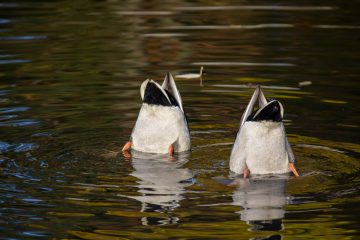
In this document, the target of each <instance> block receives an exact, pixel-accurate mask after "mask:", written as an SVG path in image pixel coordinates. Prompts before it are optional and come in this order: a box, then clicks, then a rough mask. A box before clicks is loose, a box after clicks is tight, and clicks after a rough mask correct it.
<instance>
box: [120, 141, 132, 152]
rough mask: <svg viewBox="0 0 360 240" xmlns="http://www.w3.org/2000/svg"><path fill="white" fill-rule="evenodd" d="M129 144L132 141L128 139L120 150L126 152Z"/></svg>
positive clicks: (129, 146)
mask: <svg viewBox="0 0 360 240" xmlns="http://www.w3.org/2000/svg"><path fill="white" fill-rule="evenodd" d="M131 145H132V142H131V141H128V142H127V143H125V145H124V147H123V148H122V150H121V151H123V152H128V151H129V149H130V148H131Z"/></svg>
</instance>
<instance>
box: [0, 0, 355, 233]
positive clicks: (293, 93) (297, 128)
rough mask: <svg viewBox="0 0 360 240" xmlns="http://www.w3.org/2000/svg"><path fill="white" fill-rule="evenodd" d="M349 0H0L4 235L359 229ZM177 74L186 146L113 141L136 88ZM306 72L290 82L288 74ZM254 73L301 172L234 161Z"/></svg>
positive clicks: (136, 103)
mask: <svg viewBox="0 0 360 240" xmlns="http://www.w3.org/2000/svg"><path fill="white" fill-rule="evenodd" d="M359 7H360V5H359V3H357V2H356V1H353V2H349V3H345V2H342V1H335V0H333V1H320V2H316V3H313V2H311V1H305V2H304V1H293V2H291V3H288V2H284V1H270V2H269V1H256V2H252V3H249V2H246V1H240V2H233V1H221V2H219V1H217V2H216V3H215V2H214V3H213V2H211V1H171V2H166V3H164V2H163V1H80V0H72V1H26V0H25V1H16V0H15V1H8V2H2V3H0V16H1V17H0V70H1V71H0V80H1V82H0V132H1V135H0V137H1V138H0V152H1V153H0V168H1V171H0V173H1V177H0V179H1V180H0V205H1V209H0V236H1V239H111V240H112V239H281V238H285V239H286V238H287V239H297V238H299V239H300V238H301V239H304V238H306V239H308V238H316V239H333V238H336V239H356V238H358V237H359V230H358V225H359V217H358V216H359V206H358V205H359V200H360V199H359V188H360V179H359V172H360V163H359V155H360V145H359V122H360V121H359V109H358V107H357V105H358V104H359V91H358V89H359V88H358V87H359V84H358V78H359V76H360V71H359V64H360V49H359V39H360V22H359V18H358V16H359V11H358V9H359ZM200 66H204V69H205V74H206V75H205V76H204V78H203V86H202V87H201V86H200V82H199V81H198V80H178V81H177V85H178V88H179V90H180V91H181V94H182V97H183V102H184V108H185V111H186V112H187V115H188V119H189V123H190V130H191V137H192V144H193V149H192V152H191V153H187V154H180V155H179V154H177V155H175V156H174V158H169V157H164V156H163V157H160V156H148V155H142V154H138V155H133V157H132V158H131V159H128V158H125V157H124V156H122V154H121V153H119V150H120V149H121V147H122V145H123V144H124V143H125V142H126V141H127V140H128V138H129V135H130V133H131V130H132V127H133V125H134V121H135V120H136V116H137V113H138V111H139V108H140V104H141V100H140V94H139V87H140V84H141V82H142V81H143V80H144V79H146V78H148V77H151V78H153V79H155V80H158V81H161V80H162V79H163V76H164V74H165V72H166V71H171V72H172V73H173V74H180V73H188V72H193V73H196V72H198V71H199V68H200ZM302 81H311V82H312V85H309V86H302V87H299V82H302ZM256 84H262V85H264V90H265V93H266V94H267V95H268V96H270V97H273V98H277V99H279V100H280V101H282V103H283V105H284V107H285V118H286V121H285V124H286V129H287V132H288V135H289V141H290V143H291V144H292V146H293V150H294V153H295V156H296V165H297V169H298V171H299V172H300V174H301V177H300V178H297V179H295V178H293V177H280V176H279V177H270V178H269V177H264V178H252V179H250V180H243V179H234V178H232V176H230V175H229V167H228V161H229V156H230V151H231V148H232V143H233V141H234V139H235V135H236V132H237V129H238V125H239V121H240V118H241V114H242V112H243V110H244V108H245V106H246V103H247V101H248V100H249V98H250V95H251V93H252V91H253V87H254V86H255V85H256Z"/></svg>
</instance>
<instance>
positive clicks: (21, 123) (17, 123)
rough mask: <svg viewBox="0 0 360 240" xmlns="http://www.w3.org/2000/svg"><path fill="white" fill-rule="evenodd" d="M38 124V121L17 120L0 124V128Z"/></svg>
mask: <svg viewBox="0 0 360 240" xmlns="http://www.w3.org/2000/svg"><path fill="white" fill-rule="evenodd" d="M38 124H40V122H39V121H37V120H33V119H19V120H13V121H6V122H0V127H10V126H11V127H27V126H33V125H38Z"/></svg>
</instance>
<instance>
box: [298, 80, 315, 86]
mask: <svg viewBox="0 0 360 240" xmlns="http://www.w3.org/2000/svg"><path fill="white" fill-rule="evenodd" d="M311 84H312V81H302V82H299V87H303V86H309V85H311Z"/></svg>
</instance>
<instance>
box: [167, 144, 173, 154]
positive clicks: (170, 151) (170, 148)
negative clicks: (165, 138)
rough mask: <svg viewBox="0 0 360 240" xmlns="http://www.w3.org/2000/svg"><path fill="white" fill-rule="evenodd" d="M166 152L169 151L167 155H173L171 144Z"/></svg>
mask: <svg viewBox="0 0 360 240" xmlns="http://www.w3.org/2000/svg"><path fill="white" fill-rule="evenodd" d="M168 152H169V155H170V156H172V155H174V147H173V145H170V146H169V150H168Z"/></svg>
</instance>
